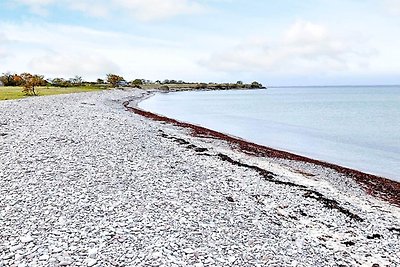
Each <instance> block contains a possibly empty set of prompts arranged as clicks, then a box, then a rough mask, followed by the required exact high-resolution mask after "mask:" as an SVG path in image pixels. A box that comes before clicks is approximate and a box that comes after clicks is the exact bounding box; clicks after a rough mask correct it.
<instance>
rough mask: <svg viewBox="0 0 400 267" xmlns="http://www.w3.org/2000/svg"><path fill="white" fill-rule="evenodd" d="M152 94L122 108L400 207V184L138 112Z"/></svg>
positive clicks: (189, 124) (160, 116)
mask: <svg viewBox="0 0 400 267" xmlns="http://www.w3.org/2000/svg"><path fill="white" fill-rule="evenodd" d="M150 96H151V95H149V94H144V95H142V97H139V98H137V99H135V101H134V103H133V106H132V105H131V101H126V102H124V103H123V106H124V107H125V108H126V109H127V110H128V111H130V112H133V113H135V114H138V115H141V116H144V117H146V118H149V119H152V120H155V121H162V122H167V123H171V124H173V125H176V126H179V127H182V128H188V129H191V130H192V135H193V136H196V137H203V138H215V139H219V140H224V141H226V142H228V143H229V144H230V146H231V147H232V148H233V149H237V150H240V151H241V152H243V153H245V154H249V155H253V156H257V157H270V158H279V159H286V160H294V161H298V162H304V163H311V164H314V165H318V166H322V167H325V168H330V169H333V170H335V171H337V172H338V173H341V174H344V175H347V176H348V177H350V178H351V179H353V180H354V181H356V182H357V184H359V185H360V186H361V187H362V188H363V189H364V190H365V192H366V193H368V194H369V195H372V196H374V197H377V198H380V199H382V200H384V201H387V202H389V203H391V204H393V205H395V206H398V207H400V183H399V182H396V181H393V180H390V179H388V178H385V177H381V176H377V175H373V174H368V173H364V172H362V171H359V170H355V169H351V168H348V167H343V166H340V165H337V164H333V163H329V162H325V161H321V160H317V159H313V158H309V157H305V156H301V155H297V154H294V153H291V152H286V151H283V150H278V149H274V148H271V147H267V146H263V145H259V144H256V143H252V142H249V141H247V140H243V139H240V138H237V137H234V136H230V135H227V134H224V133H221V132H218V131H214V130H211V129H208V128H205V127H202V126H198V125H194V124H191V123H187V122H181V121H178V120H175V119H172V118H169V117H166V116H162V115H158V114H155V113H152V112H149V111H145V110H142V109H140V108H138V106H137V104H138V102H140V101H142V100H144V99H145V98H148V97H150Z"/></svg>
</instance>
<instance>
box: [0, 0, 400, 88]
mask: <svg viewBox="0 0 400 267" xmlns="http://www.w3.org/2000/svg"><path fill="white" fill-rule="evenodd" d="M399 48H400V0H302V1H294V0H279V1H278V0H0V72H2V73H3V72H16V73H21V72H31V73H34V74H43V75H45V77H46V78H55V77H63V78H70V77H74V76H75V75H79V76H82V77H83V78H84V79H85V80H88V81H90V80H96V79H97V78H105V76H106V74H107V73H115V74H119V75H122V76H123V77H124V78H125V79H126V80H128V81H129V80H133V79H136V78H140V79H150V80H164V79H175V80H184V81H191V82H196V81H201V82H236V81H238V80H241V81H245V82H252V81H259V82H262V83H263V84H264V85H267V86H281V85H346V84H347V85H377V84H400V49H399Z"/></svg>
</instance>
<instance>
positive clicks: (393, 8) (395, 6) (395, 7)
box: [385, 0, 400, 15]
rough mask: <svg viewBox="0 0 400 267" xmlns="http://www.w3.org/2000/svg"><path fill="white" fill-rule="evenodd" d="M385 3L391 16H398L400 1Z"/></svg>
mask: <svg viewBox="0 0 400 267" xmlns="http://www.w3.org/2000/svg"><path fill="white" fill-rule="evenodd" d="M385 3H386V7H387V9H388V11H389V12H390V13H391V14H394V15H400V0H385Z"/></svg>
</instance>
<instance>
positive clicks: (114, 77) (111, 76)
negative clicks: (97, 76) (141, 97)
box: [107, 73, 125, 87]
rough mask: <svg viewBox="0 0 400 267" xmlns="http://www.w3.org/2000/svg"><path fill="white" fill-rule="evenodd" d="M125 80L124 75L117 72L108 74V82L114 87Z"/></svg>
mask: <svg viewBox="0 0 400 267" xmlns="http://www.w3.org/2000/svg"><path fill="white" fill-rule="evenodd" d="M123 81H125V79H124V78H123V77H122V76H119V75H116V74H111V73H110V74H107V82H108V83H109V84H111V86H112V87H117V85H118V83H120V82H123Z"/></svg>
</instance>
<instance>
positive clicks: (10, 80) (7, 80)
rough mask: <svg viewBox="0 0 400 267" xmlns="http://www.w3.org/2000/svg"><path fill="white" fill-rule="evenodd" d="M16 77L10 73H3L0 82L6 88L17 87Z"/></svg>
mask: <svg viewBox="0 0 400 267" xmlns="http://www.w3.org/2000/svg"><path fill="white" fill-rule="evenodd" d="M14 75H15V74H11V73H10V72H6V73H3V75H1V76H0V81H1V82H2V83H3V85H4V86H15V81H14Z"/></svg>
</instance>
